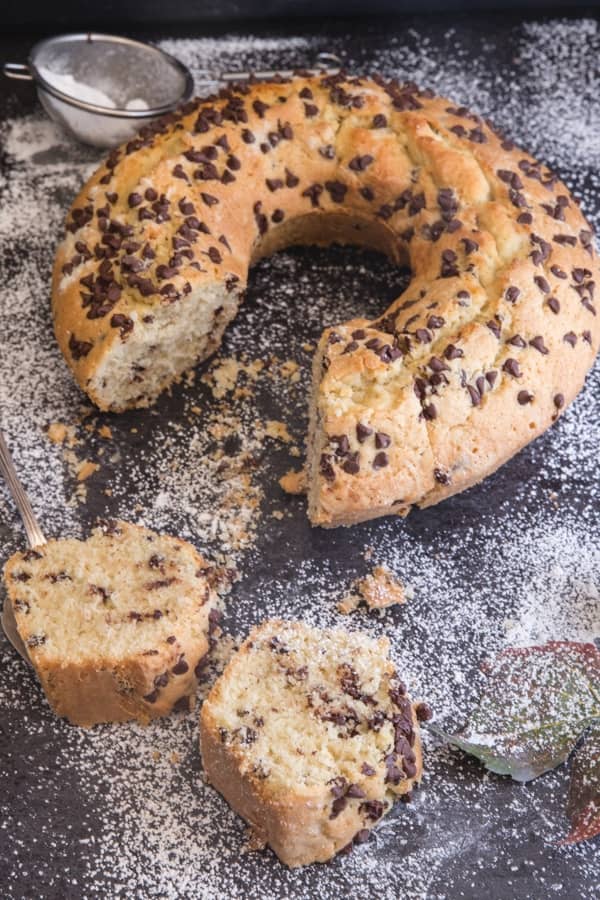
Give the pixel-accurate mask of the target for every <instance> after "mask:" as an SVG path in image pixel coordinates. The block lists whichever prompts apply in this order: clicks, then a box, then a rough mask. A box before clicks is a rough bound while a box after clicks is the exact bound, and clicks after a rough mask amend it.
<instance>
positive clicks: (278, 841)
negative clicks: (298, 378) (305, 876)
mask: <svg viewBox="0 0 600 900" xmlns="http://www.w3.org/2000/svg"><path fill="white" fill-rule="evenodd" d="M315 635H317V642H318V640H319V638H320V639H321V641H322V643H321V645H320V647H319V651H317V652H316V653H315V652H314V651H315V648H314V647H313V648H312V650H311V651H310V652H309V655H308V657H305V655H304V654H305V653H306V650H299V649H298V646H297V643H298V644H300V643H301V642H302V641H304V640H306V638H307V636H308V638H309V641H311V640H314V639H315ZM346 640H347V641H348V642H349V643H348V644H346V643H345V642H346ZM361 641H362V645H361ZM265 646H267V647H269V648H270V649H271V652H272V653H273V654H274V655H275V657H276V658H278V659H279V664H280V665H279V668H280V669H282V670H283V671H284V673H285V678H286V679H287V689H286V690H289V691H290V693H287V694H285V695H284V697H285V700H287V701H288V703H287V704H285V705H282V704H281V703H280V702H278V701H281V699H282V698H281V696H280V695H279V694H276V693H275V690H276V681H277V678H278V676H277V673H276V674H275V675H274V676H273V677H272V678H269V679H263V678H260V680H258V681H256V682H255V679H257V674H256V671H255V670H254V669H253V655H254V654H256V653H262V652H264V648H265ZM320 650H322V651H323V655H324V660H325V662H324V663H321V665H323V664H329V665H330V666H331V668H332V671H333V672H334V673H335V677H336V678H338V677H339V671H340V668H342V669H343V670H344V673H345V675H344V677H346V678H348V677H349V682H344V680H342V682H341V683H342V685H343V689H342V695H341V697H340V696H337V695H336V690H337V688H336V684H335V683H334V681H333V680H329V681H324V682H322V683H320V682H319V678H320V675H319V673H317V675H316V680H315V672H314V669H315V667H317V668H318V665H319V663H318V659H317V657H318V655H319V652H320ZM388 650H389V644H388V642H387V640H385V639H381V640H379V641H373V640H372V639H369V638H366V637H365V636H360V635H359V636H355V637H354V638H352V637H349V636H348V635H347V633H345V632H336V631H333V632H328V631H319V632H317V630H316V629H309V628H307V626H304V625H302V624H301V623H294V622H285V621H269V622H265V623H263V624H262V625H261V626H258V627H256V628H254V629H253V630H252V632H251V634H250V635H249V637H248V639H247V640H246V641H245V642H244V644H243V645H242V647H241V648H240V650H239V652H238V653H237V654H236V656H235V657H234V658H233V660H232V661H231V662H230V663H229V665H228V667H227V668H226V670H225V672H224V673H223V675H222V676H221V678H220V679H219V680H218V681H217V683H216V684H215V686H214V687H213V689H212V691H211V693H210V694H209V696H208V698H207V699H206V700H205V702H204V704H203V707H202V711H201V719H200V742H201V754H202V764H203V768H204V771H205V773H206V775H207V777H208V779H209V781H210V783H211V784H213V785H214V787H216V788H217V790H218V791H219V792H220V793H221V794H222V795H223V796H224V797H225V799H226V800H227V801H228V803H229V804H230V805H231V806H232V807H233V809H235V810H236V812H238V813H239V814H240V815H241V816H242V817H243V818H244V819H245V820H246V821H247V822H248V823H249V824H250V826H251V828H252V830H253V832H254V834H255V836H256V839H257V843H258V842H262V843H267V844H268V845H269V846H270V847H271V848H272V849H273V850H274V851H275V853H276V854H277V856H278V857H279V858H280V859H281V861H282V862H284V863H285V864H286V865H288V866H292V867H293V866H301V865H307V864H309V863H312V862H325V861H326V860H328V859H330V858H331V857H332V856H334V855H335V854H336V853H338V852H339V851H340V850H341V849H344V848H346V847H347V846H348V845H350V844H352V842H353V841H356V840H358V841H359V842H361V841H363V840H366V838H367V837H368V834H369V831H370V829H371V828H372V827H373V826H374V825H375V824H376V823H377V822H378V821H379V819H380V818H381V817H382V816H383V815H384V814H385V812H387V811H388V810H389V809H390V808H391V804H392V803H393V800H394V798H395V797H399V796H402V795H404V794H408V793H409V792H410V791H411V789H412V788H413V787H414V786H415V785H416V784H418V783H419V781H420V780H421V775H422V771H423V759H422V750H421V740H420V736H419V728H418V723H417V715H416V712H415V706H414V705H412V704H411V702H410V700H409V698H408V697H407V696H406V694H405V692H404V688H403V687H402V686H400V689H399V690H398V686H399V682H398V681H397V678H396V673H395V670H394V667H393V665H392V664H391V662H390V661H389V659H388V658H387V653H388ZM361 651H363V652H364V653H366V654H368V655H369V656H368V659H366V660H365V663H366V666H365V668H366V671H365V672H364V673H363V676H365V677H369V675H372V674H373V672H376V674H375V678H374V682H373V684H370V685H369V688H370V689H371V690H372V688H373V685H375V690H374V691H373V692H372V693H368V695H362V697H361V691H362V690H364V689H365V685H364V682H363V681H362V679H361V677H360V676H359V674H358V672H357V671H356V670H355V669H353V668H352V667H351V666H350V665H349V663H348V662H344V663H342V666H341V667H340V666H339V665H338V664H339V663H340V661H341V660H346V659H347V657H348V655H350V657H351V658H353V659H354V661H355V663H356V666H357V668H359V667H360V654H361ZM298 663H302V665H301V666H300V668H293V667H294V666H297V665H298ZM305 670H306V671H305ZM376 670H379V671H378V672H377V671H376ZM367 672H368V674H367ZM320 674H321V677H322V673H320ZM378 679H379V680H378ZM244 681H247V682H248V683H249V684H250V689H249V691H248V693H247V694H246V695H245V701H246V702H245V705H246V707H247V709H241V710H237V709H234V708H232V704H234V703H235V700H236V699H237V694H236V695H235V699H234V697H232V694H233V693H234V692H235V686H239V685H240V684H241V683H244ZM254 685H255V687H253V686H254ZM369 688H367V690H369ZM395 688H396V689H395ZM348 690H349V691H350V695H351V696H352V699H350V695H348V694H347V691H348ZM303 691H306V692H307V693H306V700H307V702H306V704H305V706H304V708H301V709H298V705H297V697H298V694H300V696H303V694H302V692H303ZM257 692H258V693H260V694H261V695H262V696H261V705H253V702H252V695H253V693H254V697H255V701H256V693H257ZM294 695H295V696H294ZM315 698H317V700H316V699H315ZM322 698H325V701H324V702H325V706H324V707H323V708H319V706H318V701H319V700H320V699H322ZM344 698H345V705H343V706H341V707H340V704H344ZM262 701H264V703H262ZM275 704H277V706H276V708H273V707H274V706H275ZM288 704H289V705H288ZM340 708H343V709H344V711H345V717H346V719H345V721H344V718H343V716H342V714H341V713H340V712H339V709H340ZM292 709H293V712H292V711H291V710H292ZM259 710H260V711H261V712H262V715H261V716H260V717H258V718H257V716H256V713H257V711H259ZM236 716H237V717H238V718H237V719H236ZM290 716H293V717H294V720H295V721H294V726H295V729H296V730H297V732H298V733H299V735H300V736H301V738H302V746H301V747H297V748H295V747H294V744H293V742H291V741H292V739H291V738H290V731H291V728H292V725H291V724H290ZM269 717H270V718H271V719H273V718H275V720H277V718H278V717H280V719H281V723H282V728H281V730H280V731H279V735H278V736H277V737H274V736H273V732H269V731H265V728H267V729H268V728H269V725H271V726H273V723H271V722H270V721H268V718H269ZM231 721H233V723H234V724H235V725H236V726H239V727H237V728H234V729H233V730H231V725H230V724H229V723H230V722H231ZM315 722H316V723H317V734H318V738H317V740H316V741H315V732H314V730H313V729H314V728H315ZM323 722H332V725H331V726H329V725H324V724H323ZM245 723H249V724H245ZM224 726H227V727H224ZM250 726H251V727H250ZM277 727H278V725H277V721H275V726H274V729H275V730H277ZM329 728H331V729H332V733H333V737H332V733H328V730H329ZM338 730H339V734H338V735H337V737H336V735H335V732H336V731H338ZM295 733H296V731H295ZM261 738H262V739H263V742H266V744H265V743H263V745H262V746H261V743H260V741H261ZM375 740H376V741H377V742H378V745H375V746H374V745H373V741H375ZM325 743H326V744H327V751H326V758H327V763H326V765H328V766H329V767H330V771H328V773H327V776H322V774H321V772H319V773H317V771H316V770H315V768H314V754H317V753H320V752H321V751H322V750H323V751H324V745H325ZM324 752H325V751H324ZM256 754H259V755H260V758H259V761H258V764H257V760H256ZM286 754H290V755H292V756H293V754H300V756H299V757H296V759H299V760H300V761H299V762H298V764H297V765H298V768H297V773H296V779H295V780H294V778H292V777H289V778H288V777H285V776H282V775H281V774H278V775H275V773H274V772H273V771H272V770H270V766H271V765H272V764H273V765H274V766H275V767H277V765H278V761H279V760H281V758H282V757H285V756H286ZM332 757H335V758H336V759H337V763H336V764H337V765H338V766H339V767H340V768H339V770H338V769H335V768H333V769H331V765H332V764H331V759H332ZM367 760H368V763H367ZM292 765H293V763H292ZM339 771H343V772H344V773H345V777H344V776H342V777H340V776H339V775H338V777H336V773H337V772H339ZM325 778H326V780H324V779H325Z"/></svg>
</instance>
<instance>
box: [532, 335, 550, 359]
mask: <svg viewBox="0 0 600 900" xmlns="http://www.w3.org/2000/svg"><path fill="white" fill-rule="evenodd" d="M529 346H530V347H534V348H535V349H536V350H537V351H538V352H539V353H541V354H542V355H543V356H546V355H547V354H548V353H549V352H550V351H549V350H548V348H547V347H546V345H545V344H544V338H543V337H542V336H541V334H538V335H536V337H534V338H532V339H531V340H530V341H529Z"/></svg>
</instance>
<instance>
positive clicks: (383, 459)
mask: <svg viewBox="0 0 600 900" xmlns="http://www.w3.org/2000/svg"><path fill="white" fill-rule="evenodd" d="M388 463H389V459H388V455H387V453H384V452H383V451H382V452H381V453H376V454H375V458H374V459H373V463H372V465H373V468H374V469H384V468H385V467H386V466H387V465H388Z"/></svg>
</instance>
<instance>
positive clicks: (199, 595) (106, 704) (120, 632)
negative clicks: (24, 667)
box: [4, 521, 217, 727]
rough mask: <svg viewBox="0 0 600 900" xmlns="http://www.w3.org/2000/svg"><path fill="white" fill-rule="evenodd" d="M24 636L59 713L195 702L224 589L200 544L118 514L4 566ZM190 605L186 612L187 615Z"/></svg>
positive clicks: (138, 714) (80, 718)
mask: <svg viewBox="0 0 600 900" xmlns="http://www.w3.org/2000/svg"><path fill="white" fill-rule="evenodd" d="M4 579H5V583H6V587H7V593H8V601H9V602H10V603H11V605H12V609H13V612H14V616H15V621H16V625H17V629H18V632H19V635H20V637H21V639H22V641H23V643H24V645H25V647H26V649H27V654H28V656H29V658H30V661H31V663H32V665H33V666H34V668H35V670H36V673H37V675H38V677H39V679H40V682H41V684H42V687H43V688H44V692H45V694H46V696H47V698H48V701H49V703H50V705H51V706H52V708H53V710H54V712H55V713H56V714H57V715H59V716H64V717H66V718H67V719H68V720H69V721H70V722H71V723H72V724H74V725H81V726H84V727H89V726H91V725H95V724H98V723H101V722H123V721H127V720H130V719H137V720H138V721H140V722H148V721H149V720H151V719H154V718H157V717H159V716H164V715H167V714H168V713H169V712H171V710H172V709H173V707H174V706H175V704H178V703H181V704H182V705H185V707H186V708H188V709H189V706H190V702H191V701H192V700H193V698H194V696H195V692H196V688H197V684H198V678H197V673H196V670H197V667H198V666H202V662H203V659H204V657H205V655H206V653H207V652H208V650H209V647H210V644H211V642H212V640H213V638H212V637H211V633H212V630H213V628H214V626H215V625H216V618H215V617H216V608H215V603H216V600H217V595H216V594H215V592H214V590H213V588H212V586H211V581H212V579H211V576H210V570H209V567H208V566H207V563H206V562H205V561H204V559H203V558H202V556H201V555H200V554H199V553H198V551H197V550H196V549H195V548H194V547H192V546H191V545H190V544H188V543H187V542H185V541H181V540H179V539H178V538H171V537H165V536H161V535H157V534H155V533H154V532H152V531H150V530H149V529H146V528H143V527H141V526H138V525H132V524H130V523H126V522H119V521H114V522H110V523H106V524H105V525H104V526H102V527H100V528H98V529H96V530H95V531H94V532H93V533H92V535H91V537H90V538H88V540H87V541H84V542H82V541H77V540H74V539H63V540H58V541H49V542H48V543H47V544H45V545H43V546H41V547H37V548H36V549H35V550H27V551H25V552H18V553H15V554H13V556H11V558H10V559H9V560H8V561H7V563H6V565H5V567H4ZM182 613H184V614H182Z"/></svg>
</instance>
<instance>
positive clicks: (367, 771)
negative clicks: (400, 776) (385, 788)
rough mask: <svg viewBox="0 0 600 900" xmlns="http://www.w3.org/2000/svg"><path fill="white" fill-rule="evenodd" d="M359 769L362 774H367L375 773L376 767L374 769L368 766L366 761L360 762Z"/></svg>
mask: <svg viewBox="0 0 600 900" xmlns="http://www.w3.org/2000/svg"><path fill="white" fill-rule="evenodd" d="M360 771H361V773H362V774H363V775H367V776H370V775H375V774H376V769H374V768H373V766H370V765H369V763H366V762H364V763H363V764H362V766H361V767H360Z"/></svg>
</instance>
